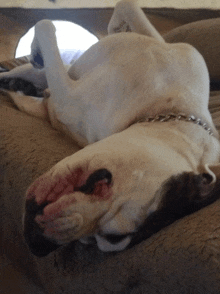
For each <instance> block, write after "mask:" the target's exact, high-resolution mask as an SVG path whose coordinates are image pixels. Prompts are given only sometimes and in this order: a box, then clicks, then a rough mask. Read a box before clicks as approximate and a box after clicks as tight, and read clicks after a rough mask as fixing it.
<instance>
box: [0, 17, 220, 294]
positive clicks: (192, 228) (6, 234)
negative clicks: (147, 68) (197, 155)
mask: <svg viewBox="0 0 220 294" xmlns="http://www.w3.org/2000/svg"><path fill="white" fill-rule="evenodd" d="M210 26H211V28H212V29H211V28H210ZM216 30H219V31H220V22H219V20H218V19H216V20H212V21H211V22H207V21H201V22H200V23H199V24H198V23H197V24H195V23H194V24H191V27H190V25H187V26H182V27H179V28H178V29H176V30H173V31H171V32H170V33H168V34H167V35H166V36H165V38H166V39H167V40H168V41H169V42H175V41H178V42H180V41H188V42H191V43H193V44H194V45H195V46H198V48H200V49H199V50H201V53H204V56H205V58H207V63H208V67H209V69H210V75H211V77H213V78H216V77H219V75H220V64H219V62H220V61H219V60H220V59H219V58H215V57H216V56H218V54H219V48H220V34H217V35H216ZM189 32H190V33H189ZM212 34H213V35H212ZM190 36H191V37H190ZM205 40H207V41H205ZM201 42H202V44H201ZM213 44H214V45H213ZM210 54H211V56H213V58H209V57H210ZM206 56H207V57H206ZM212 70H213V71H212ZM212 75H213V76H212ZM210 110H211V113H212V116H213V118H214V122H215V124H216V125H217V128H218V130H220V93H218V92H212V93H211V99H210ZM77 150H79V148H78V147H77V145H76V144H75V143H74V142H73V141H71V140H69V139H67V138H66V137H64V136H63V135H62V134H60V133H58V132H57V131H56V130H54V129H52V128H51V126H50V125H49V123H46V122H43V121H41V120H40V119H37V118H34V117H31V116H28V115H26V114H24V113H22V112H20V111H18V110H17V109H16V107H15V106H14V105H13V103H12V102H11V100H10V96H9V94H7V93H4V92H1V94H0V221H1V226H0V230H1V232H0V233H1V234H0V242H1V243H0V244H1V252H0V253H1V255H0V256H1V259H0V293H4V294H9V293H16V294H20V293H22V294H30V293H36V294H41V293H51V294H52V293H53V294H72V293H77V294H79V293H80V294H90V293H94V294H95V293H99V294H110V293H123V294H128V293H129V294H139V293H151V294H156V293H157V294H159V293H172V294H175V293H178V294H189V293H196V294H197V293H198V294H212V293H213V294H218V293H220V268H219V267H220V201H216V202H215V203H213V204H212V205H210V206H208V207H206V208H204V209H202V210H200V211H198V212H196V213H194V214H192V215H190V216H187V217H185V218H183V219H181V220H179V221H177V222H175V223H173V224H172V225H170V226H169V227H167V228H165V229H163V230H161V231H160V232H159V233H157V234H155V235H154V236H152V237H151V238H149V239H147V240H145V241H143V242H142V243H140V244H138V245H137V246H135V247H133V248H131V249H129V250H126V251H124V252H120V253H108V254H107V253H103V252H100V251H99V250H98V249H97V248H96V247H95V246H92V245H83V244H81V243H79V242H76V243H73V244H69V245H67V246H65V247H63V248H60V249H58V250H57V251H55V252H53V253H51V254H49V255H48V256H47V257H44V258H37V257H34V256H33V255H32V254H31V253H30V252H29V250H28V247H27V246H26V244H25V242H24V239H23V235H22V212H23V209H24V193H25V190H26V189H27V187H28V185H29V184H30V183H31V182H32V181H33V180H34V179H36V178H37V177H38V176H39V175H41V174H42V173H44V172H45V171H46V170H48V169H49V168H50V167H52V166H53V165H54V164H55V163H56V162H58V161H59V160H61V159H63V158H64V157H66V156H68V155H70V154H72V153H74V152H76V151H77ZM8 273H9V275H10V278H8V281H7V277H8ZM12 281H15V282H14V283H16V284H13V283H12ZM15 285H16V287H15Z"/></svg>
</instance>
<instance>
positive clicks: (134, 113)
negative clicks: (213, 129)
mask: <svg viewBox="0 0 220 294" xmlns="http://www.w3.org/2000/svg"><path fill="white" fill-rule="evenodd" d="M122 52H123V53H122ZM180 56H181V57H180ZM201 63H204V61H203V59H202V57H201V56H200V55H199V53H198V52H197V51H195V50H194V49H193V48H192V47H191V46H188V45H186V44H184V45H170V44H165V43H161V42H159V41H157V40H155V39H153V38H150V37H146V36H141V35H138V34H135V33H129V34H128V33H127V34H126V33H121V34H120V36H117V35H112V36H109V37H106V38H104V39H103V40H101V41H100V42H99V43H97V44H95V45H94V46H92V47H91V48H90V49H89V50H88V51H87V52H85V53H84V55H82V56H81V57H80V58H79V60H77V62H76V63H75V64H74V66H73V67H72V68H70V70H69V75H70V77H73V78H74V79H75V80H74V83H73V87H72V89H71V93H70V95H69V96H68V95H67V96H68V97H69V98H68V97H67V98H66V99H65V101H64V103H62V108H61V106H59V105H58V106H56V107H55V112H56V118H57V119H58V120H59V121H60V122H61V123H63V124H64V125H66V126H67V128H68V130H69V131H70V133H72V134H76V135H77V136H78V137H81V138H82V141H84V142H85V143H84V145H86V144H87V143H94V142H96V141H99V140H101V139H103V138H106V137H108V136H109V135H111V134H113V133H116V132H120V131H122V130H123V129H125V128H127V127H128V126H129V125H130V124H131V123H133V122H134V121H136V120H138V119H139V118H140V117H142V116H143V115H145V116H150V115H155V114H157V113H162V112H166V111H174V112H186V113H189V110H190V112H191V111H192V109H195V111H194V112H196V113H198V114H199V116H202V117H205V118H207V117H208V122H210V121H211V117H210V115H209V112H208V110H207V103H208V102H207V99H208V98H207V97H208V83H207V81H208V73H207V72H206V66H205V69H204V68H203V67H202V66H201ZM202 65H204V64H202ZM195 72H198V73H197V74H196V75H195ZM70 97H71V98H70ZM52 98H53V97H52ZM52 100H53V99H52ZM196 113H195V114H196Z"/></svg>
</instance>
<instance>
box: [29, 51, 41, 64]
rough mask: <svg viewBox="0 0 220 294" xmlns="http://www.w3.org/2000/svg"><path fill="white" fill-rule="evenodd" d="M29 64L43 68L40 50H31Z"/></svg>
mask: <svg viewBox="0 0 220 294" xmlns="http://www.w3.org/2000/svg"><path fill="white" fill-rule="evenodd" d="M31 64H32V65H33V67H35V68H43V67H44V59H43V56H42V54H41V52H40V50H35V51H34V52H32V59H31Z"/></svg>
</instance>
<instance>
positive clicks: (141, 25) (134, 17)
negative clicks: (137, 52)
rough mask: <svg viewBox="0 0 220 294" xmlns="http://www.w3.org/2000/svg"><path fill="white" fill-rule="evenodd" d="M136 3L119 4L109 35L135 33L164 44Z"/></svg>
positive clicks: (110, 23)
mask: <svg viewBox="0 0 220 294" xmlns="http://www.w3.org/2000/svg"><path fill="white" fill-rule="evenodd" d="M136 2H137V1H136V0H123V1H120V2H119V3H117V5H116V6H115V10H114V13H113V15H112V18H111V20H110V22H109V25H108V34H114V33H120V32H134V33H138V34H141V35H146V36H149V37H153V38H156V39H157V40H159V41H161V42H164V39H163V38H162V36H161V35H160V34H159V33H158V31H157V30H156V29H155V28H154V26H153V25H152V24H151V23H150V22H149V20H148V19H147V17H146V15H145V14H144V12H143V11H142V9H141V8H140V7H138V5H137V3H136Z"/></svg>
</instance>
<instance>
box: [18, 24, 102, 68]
mask: <svg viewBox="0 0 220 294" xmlns="http://www.w3.org/2000/svg"><path fill="white" fill-rule="evenodd" d="M53 24H54V25H55V27H56V37H57V44H58V48H59V51H60V55H61V58H62V60H63V62H64V63H66V64H69V63H71V62H73V61H74V60H76V59H77V58H79V56H80V55H82V53H83V52H84V51H86V50H87V49H88V48H89V47H90V46H92V45H93V44H95V43H96V42H97V41H98V38H97V37H96V36H94V35H93V34H92V33H90V32H89V31H87V30H86V29H84V28H82V27H81V26H79V25H77V24H74V23H72V22H68V21H58V20H56V21H53ZM33 37H34V27H32V28H31V29H30V30H29V31H28V32H27V33H26V34H25V35H24V36H23V37H22V38H21V39H20V41H19V43H18V46H17V49H16V55H15V57H16V58H18V57H21V56H25V55H30V53H31V43H32V40H33Z"/></svg>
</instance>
